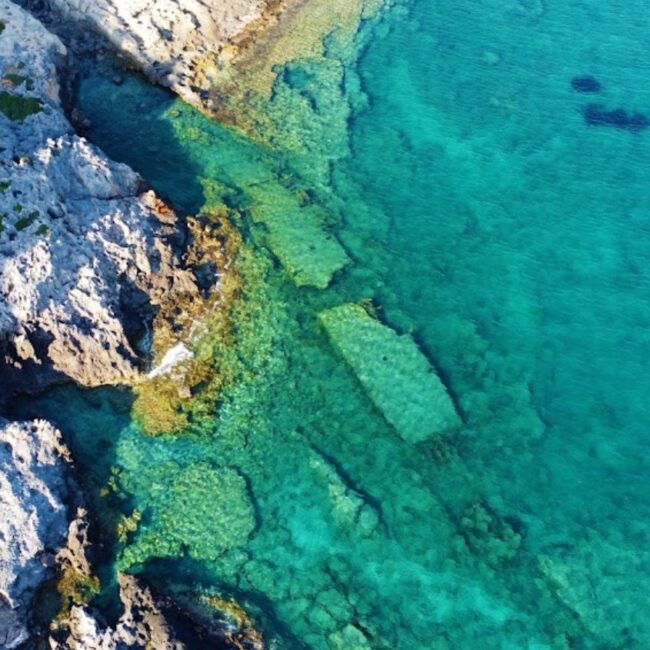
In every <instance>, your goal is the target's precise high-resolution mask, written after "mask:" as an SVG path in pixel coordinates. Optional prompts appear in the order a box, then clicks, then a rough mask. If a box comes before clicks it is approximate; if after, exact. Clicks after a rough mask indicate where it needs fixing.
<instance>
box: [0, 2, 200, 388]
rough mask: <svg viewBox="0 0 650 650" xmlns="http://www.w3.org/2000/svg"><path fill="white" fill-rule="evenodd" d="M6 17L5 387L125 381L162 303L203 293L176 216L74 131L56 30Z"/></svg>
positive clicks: (1, 269) (1, 211) (1, 212)
mask: <svg viewBox="0 0 650 650" xmlns="http://www.w3.org/2000/svg"><path fill="white" fill-rule="evenodd" d="M0 16H1V17H2V20H3V22H4V25H5V28H4V30H3V31H2V33H0V78H1V79H0V81H1V83H2V86H3V87H4V90H3V91H2V93H0V147H1V148H0V190H1V191H0V361H1V363H0V397H2V396H3V394H4V395H7V394H9V393H10V392H11V391H12V390H16V389H22V390H26V389H29V390H37V389H39V388H42V387H44V386H46V385H47V384H49V383H51V382H53V381H56V380H61V379H66V378H68V379H72V380H74V381H77V382H78V383H80V384H83V385H85V386H94V385H99V384H106V383H118V382H125V381H129V380H131V379H133V378H134V377H135V376H136V374H137V373H138V371H139V369H140V367H141V365H142V364H141V357H142V354H143V352H144V349H145V348H146V335H147V329H148V328H149V326H150V323H151V321H152V319H153V316H154V313H155V311H156V306H157V305H158V304H159V303H160V302H161V300H162V299H163V297H164V298H165V299H166V300H167V301H169V296H170V294H173V293H174V292H179V293H183V294H184V295H186V294H188V293H189V294H192V293H193V292H196V285H195V282H194V277H193V275H192V274H191V273H190V272H189V271H186V270H182V268H181V267H182V264H181V261H180V257H179V253H178V249H179V244H182V241H181V239H182V238H181V237H180V236H179V231H178V226H177V223H176V217H175V215H174V214H173V213H172V212H171V211H170V210H169V209H167V208H166V207H165V206H164V205H162V203H161V202H160V201H159V200H158V199H157V198H156V197H155V195H154V194H153V193H152V192H147V191H144V184H143V182H142V179H141V178H140V177H139V176H138V175H137V174H135V173H134V172H133V171H132V170H131V169H130V168H128V167H127V166H126V165H122V164H118V163H114V162H111V161H110V160H108V159H107V158H106V157H105V156H104V155H103V153H102V152H101V151H100V150H99V149H97V148H96V147H94V146H93V145H91V144H90V143H88V142H87V141H86V140H84V139H83V138H80V137H78V136H77V135H75V134H74V132H73V130H72V128H71V126H70V124H69V123H68V121H67V119H66V116H65V114H64V111H63V110H62V108H61V103H60V97H59V95H60V88H59V84H58V82H57V69H58V68H59V67H60V66H61V65H63V63H64V58H65V55H66V50H65V48H64V46H63V45H62V43H61V42H60V41H59V39H58V38H57V37H55V36H53V35H52V34H51V33H49V32H48V31H47V30H46V29H45V28H44V27H43V26H42V25H41V24H40V23H39V22H38V21H37V20H36V19H34V18H33V17H32V16H31V15H29V14H27V13H26V12H25V11H23V10H22V9H20V8H19V7H17V6H16V5H14V4H13V3H12V2H9V1H8V0H0Z"/></svg>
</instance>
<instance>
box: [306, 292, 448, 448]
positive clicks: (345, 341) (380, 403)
mask: <svg viewBox="0 0 650 650" xmlns="http://www.w3.org/2000/svg"><path fill="white" fill-rule="evenodd" d="M318 318H319V321H320V322H321V324H322V325H323V327H324V328H325V330H326V331H327V334H328V336H329V338H330V340H331V342H332V344H333V346H334V347H335V348H336V349H337V351H338V352H339V353H340V354H341V356H342V357H343V358H344V359H345V361H346V362H347V363H348V364H349V365H350V367H351V368H352V370H353V371H354V373H355V374H356V375H357V377H358V378H359V381H360V382H361V384H362V385H363V387H364V389H365V390H366V392H367V394H368V396H369V397H370V399H371V400H372V401H373V402H374V403H375V405H376V406H377V408H379V410H380V411H381V412H382V413H383V414H384V417H385V418H386V419H387V420H388V421H389V422H390V423H391V424H392V425H393V426H394V427H395V429H397V432H398V433H399V434H400V436H401V437H402V438H403V439H404V440H406V441H408V442H420V441H422V440H426V439H427V438H429V437H431V436H433V435H435V434H438V433H441V432H443V431H447V430H450V429H454V428H457V427H459V426H460V425H461V419H460V417H459V415H458V413H457V411H456V408H455V406H454V403H453V402H452V400H451V398H450V397H449V393H448V392H447V389H446V388H445V385H444V384H443V383H442V381H441V380H440V378H439V377H438V375H437V374H436V372H435V370H434V369H433V368H432V367H431V364H430V363H429V362H428V361H427V359H426V357H425V356H424V355H423V354H422V352H421V351H420V350H419V348H418V347H417V345H416V344H415V342H414V341H413V339H412V338H411V337H410V336H408V335H400V334H398V333H397V332H395V331H394V330H392V329H391V328H390V327H387V326H386V325H383V324H382V323H380V322H379V321H378V320H376V319H375V318H373V317H372V316H370V315H369V314H368V312H366V310H365V309H364V308H363V307H361V306H360V305H353V304H350V305H341V306H339V307H334V308H333V309H328V310H326V311H323V312H321V313H320V314H319V316H318Z"/></svg>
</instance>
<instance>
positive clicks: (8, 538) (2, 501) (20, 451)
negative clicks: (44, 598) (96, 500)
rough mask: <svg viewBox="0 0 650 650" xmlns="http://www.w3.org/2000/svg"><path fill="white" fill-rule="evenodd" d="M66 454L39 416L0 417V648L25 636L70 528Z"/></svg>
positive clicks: (67, 456)
mask: <svg viewBox="0 0 650 650" xmlns="http://www.w3.org/2000/svg"><path fill="white" fill-rule="evenodd" d="M69 462H70V456H69V453H68V451H67V449H66V447H65V446H64V445H63V443H62V442H61V437H60V434H59V432H58V431H57V430H56V429H54V427H53V426H52V425H50V424H48V423H47V422H45V421H42V420H36V421H34V422H29V423H20V424H18V423H9V422H7V421H5V420H0V512H1V513H2V517H0V647H1V648H14V647H16V646H18V645H19V644H20V643H22V642H23V641H24V640H25V639H26V638H27V637H28V628H27V623H28V618H29V614H30V606H31V602H32V599H33V597H34V594H35V592H36V590H37V589H38V587H39V586H40V585H41V584H42V583H43V582H44V581H45V580H46V579H48V578H49V577H51V576H52V575H53V571H54V569H53V567H54V565H55V559H54V555H55V553H56V552H57V550H58V549H59V548H61V547H62V546H63V544H64V543H65V540H66V535H67V530H68V512H67V508H66V506H65V505H64V504H65V502H66V500H67V499H68V495H69V486H68V483H67V480H66V473H67V471H68V467H67V466H68V465H69Z"/></svg>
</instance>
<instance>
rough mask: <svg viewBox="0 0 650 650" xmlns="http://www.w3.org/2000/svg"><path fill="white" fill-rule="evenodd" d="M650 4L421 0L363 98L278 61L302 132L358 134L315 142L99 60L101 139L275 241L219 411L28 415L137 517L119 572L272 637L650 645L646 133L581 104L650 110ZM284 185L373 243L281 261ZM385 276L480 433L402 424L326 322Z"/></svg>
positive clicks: (347, 237) (106, 404)
mask: <svg viewBox="0 0 650 650" xmlns="http://www.w3.org/2000/svg"><path fill="white" fill-rule="evenodd" d="M649 23H650V15H648V14H647V12H646V11H644V7H643V5H642V4H641V3H634V2H632V3H627V4H626V5H625V6H624V7H623V6H620V5H619V4H617V3H613V2H611V1H610V0H606V1H605V2H600V3H595V2H591V1H590V2H584V3H580V4H578V3H573V4H570V5H566V6H565V4H564V3H559V2H555V1H553V0H506V1H505V2H503V1H500V2H496V1H491V0H485V1H483V2H480V3H474V4H473V5H472V6H471V7H462V6H460V5H458V3H453V2H447V0H441V1H438V2H435V3H434V2H432V0H410V1H409V2H407V3H405V4H404V5H399V6H396V7H395V8H393V9H392V10H390V11H389V12H388V13H387V14H386V16H385V17H384V19H383V20H381V21H376V22H375V23H373V24H368V25H365V26H364V29H363V30H362V32H361V33H360V35H359V41H358V48H359V56H360V58H359V60H358V62H357V63H356V64H353V63H348V65H349V68H348V69H347V71H346V78H347V79H348V81H346V84H347V85H346V87H345V88H344V89H343V90H342V89H341V84H338V85H336V88H334V84H332V83H331V77H328V76H327V75H328V74H330V73H331V67H328V66H326V65H319V64H318V63H317V62H316V63H314V62H309V63H305V64H299V63H297V64H295V65H294V66H293V67H292V69H291V74H288V73H287V74H286V75H284V76H283V77H282V78H281V81H279V82H278V88H277V89H276V91H277V92H276V95H275V99H274V101H275V102H276V105H275V106H274V105H273V104H272V105H270V106H269V108H268V110H269V112H272V111H273V110H279V108H278V107H281V109H282V110H285V111H286V110H287V106H295V107H296V113H295V114H296V116H297V117H296V119H295V120H292V119H287V131H288V137H287V141H289V140H290V137H289V136H291V135H292V132H291V130H292V129H296V130H298V131H299V130H300V129H303V131H304V132H303V133H302V136H303V137H305V139H307V136H308V135H309V129H310V128H312V127H313V128H314V130H315V132H317V129H322V131H321V133H326V134H327V133H329V134H330V135H331V138H330V139H327V138H321V139H320V140H318V141H317V139H314V140H313V141H312V142H311V144H310V146H309V147H308V149H307V151H306V152H305V151H303V152H302V153H296V152H295V151H290V150H288V149H286V148H284V147H283V144H282V138H279V139H276V146H275V148H273V147H269V146H266V145H263V144H259V143H253V142H252V141H249V140H247V139H246V138H245V137H244V136H241V135H238V134H235V133H234V132H233V131H231V130H230V129H228V128H226V127H223V126H219V125H216V124H213V123H210V122H209V121H208V120H207V119H206V118H204V117H202V116H200V115H199V114H198V113H196V112H195V111H193V110H191V109H189V108H187V107H184V106H182V105H181V104H180V102H178V101H176V100H173V99H172V98H170V97H169V96H168V95H167V94H166V93H165V92H163V91H161V90H156V89H154V88H151V87H149V86H148V85H146V84H145V83H143V82H142V81H141V80H139V79H137V78H129V79H127V80H126V82H125V83H124V85H122V86H119V87H118V86H114V85H113V84H112V83H111V81H110V74H109V75H108V76H106V77H102V76H101V75H99V76H91V77H88V78H86V79H85V80H84V81H83V82H82V83H81V87H80V94H79V105H80V108H81V109H82V110H83V111H84V112H85V113H86V114H87V115H88V116H89V117H90V119H91V121H92V126H91V128H90V131H89V136H90V137H91V138H92V139H93V140H94V141H95V142H97V143H98V144H99V145H100V146H102V147H103V148H104V149H105V150H106V151H107V152H108V153H109V154H110V155H111V156H113V157H115V158H117V159H119V160H124V161H125V162H128V163H129V164H130V165H132V166H133V167H134V168H135V169H136V170H137V171H139V172H140V173H141V174H142V175H143V176H144V177H145V178H147V179H148V180H149V181H150V182H151V183H152V184H153V186H154V187H155V188H156V189H157V190H158V191H159V192H160V193H161V194H162V195H163V196H165V197H167V198H169V200H170V201H172V203H173V204H174V205H175V206H176V207H177V208H178V209H179V210H180V211H181V212H184V213H192V212H196V211H197V210H198V209H199V208H200V207H201V205H202V204H203V203H204V202H205V201H206V200H214V199H215V198H218V199H220V200H223V201H224V202H225V203H226V204H227V205H229V206H230V207H231V209H232V213H233V219H234V220H235V221H236V223H237V225H238V226H239V227H240V229H241V230H242V232H243V233H244V234H245V239H246V250H247V251H249V253H247V255H246V256H245V258H244V259H243V261H242V262H241V264H240V267H241V273H242V276H243V278H244V280H245V282H247V285H246V286H247V287H248V290H247V293H246V295H245V297H244V299H243V301H242V304H241V305H240V306H239V307H238V308H237V309H238V310H237V317H238V319H239V320H238V330H237V336H236V343H237V346H239V347H238V350H239V353H238V360H237V364H238V368H239V370H238V373H237V377H238V379H237V381H235V382H234V383H233V385H231V386H229V387H228V389H227V390H226V391H225V393H224V395H222V399H221V403H220V405H219V408H218V411H217V412H216V413H215V417H214V419H213V420H212V421H211V422H210V423H209V424H204V425H202V427H201V429H200V430H198V431H197V430H196V429H195V430H194V431H192V432H191V433H188V434H186V435H180V436H176V437H171V436H168V437H161V438H157V439H152V438H147V437H144V436H143V435H142V434H141V433H139V431H138V430H137V428H136V427H135V425H133V424H132V423H130V422H129V419H128V409H129V404H128V398H127V397H125V396H124V395H121V396H118V397H116V396H115V395H111V394H110V393H106V394H99V395H98V394H95V393H74V394H73V393H71V392H70V391H69V390H68V389H65V390H62V391H55V392H53V393H52V394H51V395H50V396H48V397H46V398H44V399H43V400H41V401H40V403H38V404H37V405H31V406H30V409H32V410H34V409H36V410H38V411H39V412H41V413H45V414H48V415H50V416H51V417H53V418H54V419H55V420H57V422H58V423H59V424H60V425H61V426H62V427H63V428H64V430H65V431H66V434H67V435H68V436H69V438H70V440H71V445H72V447H73V451H75V452H76V453H77V457H78V459H79V463H80V465H81V466H82V470H83V472H84V475H85V477H86V482H87V485H89V486H90V489H91V491H92V490H94V491H95V492H94V493H95V494H96V495H97V496H96V498H97V504H98V505H97V506H96V507H97V508H98V509H100V510H101V509H102V508H103V509H105V510H106V511H107V512H110V511H122V512H123V513H125V514H129V513H130V512H131V510H132V509H133V508H138V509H139V510H141V511H142V513H143V518H142V521H141V523H140V525H139V528H138V531H137V532H136V533H135V534H134V535H133V536H132V538H131V539H130V543H129V545H128V546H127V548H126V549H122V548H121V547H119V546H118V547H116V553H117V554H118V556H117V557H116V558H114V563H115V565H116V566H118V567H121V568H125V567H127V568H130V569H131V570H138V571H143V572H144V573H145V575H147V576H148V577H149V578H150V579H152V580H154V581H157V582H158V584H161V585H163V587H164V588H166V589H168V590H172V591H173V590H174V589H178V588H180V587H179V585H180V586H182V585H185V586H187V585H194V587H195V588H196V587H197V586H200V587H201V588H202V589H203V590H205V591H206V592H209V593H212V592H218V593H220V594H222V595H225V596H234V597H235V598H237V599H238V600H239V601H240V602H242V603H243V604H244V605H245V606H247V607H248V608H249V609H250V611H251V612H252V613H253V615H254V616H255V617H256V619H257V620H258V621H259V623H260V625H261V626H262V628H263V629H264V631H265V633H266V634H267V636H268V638H272V639H274V643H275V644H276V645H277V647H287V648H293V647H296V648H297V647H310V648H404V649H407V648H416V647H417V648H637V647H638V648H646V647H650V622H649V621H650V617H649V614H650V611H649V609H648V605H647V598H646V591H647V590H646V588H645V582H647V579H648V577H649V574H650V556H649V555H648V552H647V546H648V539H649V534H650V528H649V525H648V521H649V520H650V519H649V515H650V512H649V508H648V505H649V501H648V498H647V494H646V487H647V482H648V477H649V474H648V469H649V468H648V463H649V461H648V453H647V452H648V447H649V442H650V438H649V436H648V425H649V424H650V417H649V413H648V399H647V395H648V394H649V388H650V379H648V378H647V373H645V372H644V369H645V366H646V360H647V358H648V353H649V352H650V334H648V324H649V323H650V302H649V300H648V287H649V279H650V278H649V272H648V270H647V264H646V260H648V259H650V238H649V237H647V233H648V231H649V230H650V221H649V220H648V216H649V214H648V199H647V187H648V181H649V180H650V147H649V141H648V137H650V133H648V132H646V131H644V130H643V129H638V128H626V126H625V124H624V123H618V124H608V125H607V124H606V125H602V124H601V125H590V124H588V123H587V121H586V119H585V115H584V110H586V107H587V106H588V105H590V104H598V105H601V106H602V107H604V108H603V110H607V111H612V110H616V109H619V108H622V109H624V110H625V111H626V112H627V114H628V115H633V114H635V113H636V114H641V113H643V112H644V111H646V110H647V111H649V112H650V85H648V84H647V83H646V77H647V74H648V70H647V65H646V63H645V60H646V57H645V56H644V55H645V52H646V50H647V45H648V34H650V24H649ZM319 75H320V76H319ZM584 75H592V76H593V77H594V78H595V79H597V80H598V81H599V82H600V84H601V85H602V90H601V91H600V92H599V93H597V94H595V95H593V94H588V93H581V92H578V91H577V90H576V89H575V88H573V87H572V79H573V78H575V77H580V76H584ZM355 80H356V82H355ZM287 98H289V99H287ZM303 100H305V101H304V102H303V103H301V102H302V101H303ZM291 101H293V102H294V103H293V104H291ZM287 102H288V103H287ZM305 103H307V104H309V106H310V107H311V110H314V111H315V113H316V118H315V119H314V124H315V125H316V126H313V125H311V124H308V125H307V126H305V123H304V122H303V121H301V119H299V115H300V113H299V110H304V106H305ZM342 103H343V104H344V106H343V104H342ZM350 111H351V112H350ZM330 117H331V120H329V118H330ZM619 122H620V121H619ZM637 122H638V121H637ZM341 125H344V127H345V128H347V131H345V132H343V136H344V137H343V139H341V137H340V136H341V130H340V129H341ZM327 129H330V131H327ZM337 129H339V130H337ZM314 142H317V144H314ZM328 162H329V164H328ZM260 183H266V184H267V185H266V186H268V184H269V183H270V184H271V185H270V187H271V188H272V189H271V190H269V191H270V192H271V194H273V193H275V196H276V197H278V201H280V200H283V201H284V200H285V199H286V196H285V193H286V191H289V192H294V191H297V190H298V189H305V188H310V187H311V188H313V191H314V195H315V196H316V197H317V200H318V201H319V202H320V203H321V204H322V205H323V206H325V207H326V209H327V210H328V214H329V215H330V216H329V218H328V221H327V223H326V224H325V226H326V230H328V231H329V232H330V233H333V234H334V235H335V236H336V237H337V238H338V240H339V241H340V242H341V243H342V245H343V246H344V248H345V250H346V252H347V255H348V256H349V257H350V259H351V262H350V264H349V265H348V266H347V267H346V268H345V269H344V270H342V271H339V272H338V273H337V274H336V275H335V276H334V279H333V281H332V283H331V285H330V286H329V288H327V289H326V290H318V289H315V288H309V287H306V286H303V287H300V288H298V287H296V285H295V283H294V282H292V280H291V278H290V277H289V274H287V273H286V272H285V270H284V269H283V266H282V264H279V263H278V262H277V257H278V251H277V250H274V241H275V240H273V238H272V237H271V236H270V235H269V226H268V224H267V225H264V221H262V222H259V221H256V220H255V219H253V218H252V217H251V214H253V213H254V212H255V210H254V206H255V204H256V201H260V200H261V199H260V195H259V190H258V189H256V188H258V186H259V184H260ZM265 197H266V198H268V195H265ZM280 197H281V199H280ZM283 205H284V204H283ZM274 253H275V254H274ZM279 257H280V259H283V258H282V256H281V255H280V256H279ZM367 299H371V300H372V302H373V304H374V308H375V311H376V313H377V315H378V317H379V318H380V319H381V320H382V321H383V322H384V323H386V324H388V325H390V326H391V327H393V328H394V329H395V330H396V331H398V332H400V333H410V334H411V335H412V336H413V338H414V339H415V340H416V341H417V343H418V344H419V346H420V348H421V350H422V351H423V352H424V353H425V354H426V355H427V357H428V358H429V360H430V361H431V363H432V365H433V366H434V367H435V369H436V370H437V371H438V374H439V375H440V377H441V378H442V379H443V381H444V382H445V383H446V384H447V387H448V389H449V391H450V393H451V395H452V397H453V399H454V401H455V403H456V405H457V406H458V409H459V411H460V413H461V415H462V417H463V421H464V425H463V427H462V428H461V429H460V430H458V431H454V432H449V433H447V434H444V435H442V436H440V437H438V438H436V439H434V440H430V441H428V442H422V443H418V444H410V443H407V442H405V441H404V440H403V439H402V438H400V436H399V435H397V432H396V431H395V430H394V429H392V428H391V426H390V425H389V424H388V423H387V422H386V421H385V420H384V419H383V417H382V415H381V411H380V410H379V409H378V408H377V406H376V405H375V404H373V402H372V401H371V400H370V399H369V398H368V396H367V394H366V393H365V392H364V390H363V388H362V386H361V384H360V383H359V382H358V380H357V378H356V377H355V376H354V374H353V373H352V372H351V371H350V369H349V368H348V367H347V366H346V365H345V364H344V363H343V361H342V360H341V359H340V358H339V357H338V356H337V354H336V353H335V351H334V350H333V349H332V347H331V346H330V343H329V342H328V340H327V338H326V336H325V335H324V333H323V332H322V330H321V329H320V327H319V326H318V323H317V321H316V315H317V314H318V313H319V312H320V311H321V310H322V309H324V308H327V307H332V306H335V305H338V304H341V303H345V302H350V301H360V300H367ZM215 354H216V353H215ZM27 410H29V409H27ZM111 476H112V478H111ZM107 483H109V484H111V485H112V486H113V488H114V497H113V500H112V501H109V502H106V503H105V502H103V501H102V500H101V499H102V497H100V496H99V492H100V490H101V489H102V487H104V486H105V485H106V484H107ZM170 486H171V487H170ZM206 486H207V487H206ZM102 504H103V505H102ZM188 512H193V513H196V514H195V516H192V517H190V516H188V514H187V513H188ZM106 520H107V521H110V517H109V516H108V515H107V518H106ZM105 525H106V526H108V525H109V524H105Z"/></svg>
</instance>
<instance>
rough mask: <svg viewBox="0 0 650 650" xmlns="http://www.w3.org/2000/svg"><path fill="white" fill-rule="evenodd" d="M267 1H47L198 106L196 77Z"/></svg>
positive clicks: (218, 58) (266, 6)
mask: <svg viewBox="0 0 650 650" xmlns="http://www.w3.org/2000/svg"><path fill="white" fill-rule="evenodd" d="M276 4H280V3H279V2H277V1H276V2H269V0H226V1H223V2H205V1H203V0H181V1H175V2H157V1H156V0H129V1H128V2H121V1H120V0H50V5H51V6H52V7H53V8H55V9H58V10H59V11H60V12H61V13H62V14H63V15H65V16H66V18H72V19H74V20H77V21H80V22H84V23H87V24H90V25H91V26H92V27H94V28H95V29H96V30H97V31H98V32H99V33H100V34H101V35H102V36H104V37H105V38H106V39H108V40H109V41H110V42H111V43H112V44H113V45H114V46H115V47H116V48H117V49H118V50H119V51H121V52H123V53H124V54H126V55H128V56H129V57H130V58H131V59H132V60H133V61H134V62H135V63H136V64H137V65H138V67H140V68H141V69H142V70H143V71H144V72H146V74H148V75H149V76H150V77H151V78H152V79H153V80H154V81H156V82H157V83H160V84H162V85H165V86H169V87H170V88H172V89H173V90H174V91H175V92H177V93H178V94H179V95H181V97H183V98H184V99H186V100H187V101H189V102H191V103H195V104H196V103H199V102H200V97H201V89H200V88H198V87H197V79H196V77H197V73H199V74H200V72H199V71H200V70H201V69H202V68H203V67H204V66H205V65H206V62H207V61H212V62H217V61H221V62H222V64H223V63H224V62H226V61H227V60H228V59H229V54H228V52H229V49H230V47H231V44H232V43H233V42H234V41H235V40H237V37H238V36H240V35H242V34H243V33H244V32H245V31H246V29H247V28H250V27H251V26H252V25H253V24H254V23H255V22H256V21H260V20H261V19H262V17H263V16H264V15H265V13H267V12H268V11H269V9H270V6H272V5H276Z"/></svg>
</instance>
